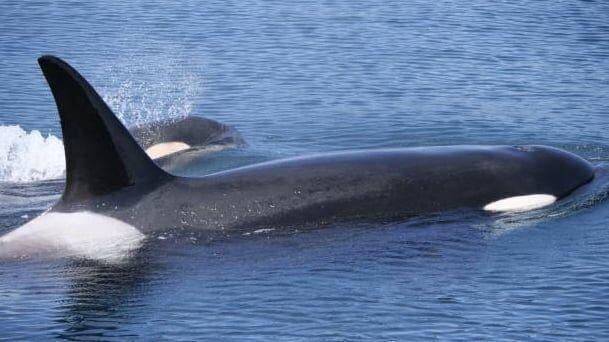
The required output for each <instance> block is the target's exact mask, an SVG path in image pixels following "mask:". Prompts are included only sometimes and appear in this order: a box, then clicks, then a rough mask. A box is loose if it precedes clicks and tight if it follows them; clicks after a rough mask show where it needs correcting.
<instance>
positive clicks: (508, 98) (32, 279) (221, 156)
mask: <svg viewBox="0 0 609 342" xmlns="http://www.w3.org/2000/svg"><path fill="white" fill-rule="evenodd" d="M608 19H609V3H608V2H606V1H535V2H528V1H526V2H525V1H520V2H519V1H509V2H508V1H489V0H476V1H470V2H455V1H419V0H415V1H410V2H403V1H393V0H389V1H376V2H371V1H370V2H356V1H347V0H337V1H309V2H278V1H251V2H240V1H206V2H195V1H190V0H187V1H181V2H178V1H158V0H156V1H107V2H97V1H73V2H70V1H65V2H64V1H28V0H25V1H2V2H0V233H5V232H8V231H10V230H12V229H14V228H15V227H18V226H19V225H21V224H23V223H25V222H27V221H28V220H29V219H31V218H32V217H35V216H36V215H38V214H39V213H41V212H42V211H44V210H45V209H46V208H48V207H49V206H50V205H51V204H52V203H53V202H54V201H55V200H56V199H57V198H58V196H59V194H60V193H61V191H62V188H63V180H62V177H63V173H64V160H63V147H62V143H61V133H60V131H59V123H58V118H57V114H56V109H55V104H54V102H53V100H52V96H51V94H50V92H49V90H48V88H47V86H46V83H45V81H44V79H43V77H42V75H41V73H40V71H39V70H38V66H37V63H36V58H37V57H38V56H40V55H41V54H48V53H50V54H56V55H58V56H59V57H62V58H64V59H66V60H67V61H69V62H70V63H72V64H73V65H74V66H75V67H76V68H77V69H78V70H80V71H81V72H82V73H83V74H84V75H85V77H87V78H88V79H89V80H90V81H91V83H92V84H93V85H94V86H95V87H96V88H97V89H98V91H99V92H100V93H101V94H102V95H103V96H104V98H105V99H106V100H107V101H108V103H109V104H110V105H111V107H112V108H113V109H114V110H115V111H116V113H117V114H118V115H119V117H120V118H121V120H123V122H125V123H126V124H128V125H133V124H138V123H142V122H147V121H151V120H157V119H163V118H171V117H178V116H183V115H199V116H204V117H208V118H212V119H215V120H218V121H221V122H224V123H227V124H230V125H233V126H235V127H236V128H237V129H239V130H240V131H241V133H242V134H243V136H244V138H245V139H246V140H247V142H248V146H247V147H244V148H241V149H236V150H227V151H224V152H220V153H217V154H214V155H208V156H205V157H204V158H201V159H198V160H195V161H193V162H192V163H191V164H189V165H186V166H183V167H181V168H177V169H175V170H174V172H175V173H180V174H186V175H202V174H205V173H209V172H212V171H216V170H222V169H227V168H231V167H234V166H239V165H246V164H251V163H255V162H259V161H264V160H272V159H277V158H282V157H288V156H296V155H302V154H309V153H318V152H325V151H336V150H348V149H355V148H357V149H362V148H384V147H411V146H430V145H455V144H545V145H551V146H555V147H559V148H563V149H566V150H568V151H571V152H574V153H576V154H578V155H580V156H582V157H584V158H586V159H588V160H589V161H590V162H591V163H593V164H594V165H595V167H596V168H597V175H598V176H597V178H596V180H595V181H594V182H593V183H592V184H590V185H589V186H587V187H585V188H584V189H582V190H581V191H578V192H577V193H575V194H573V196H571V197H570V198H568V199H566V200H564V201H561V202H559V203H557V204H556V205H553V206H551V207H548V208H546V209H541V210H536V211H533V212H529V213H523V214H511V215H486V214H481V213H479V212H467V211H466V212H459V213H444V214H438V215H433V216H431V217H420V218H414V219H410V220H405V221H404V222H394V223H390V224H387V223H384V224H378V225H371V224H358V223H352V224H343V225H336V226H333V227H330V228H327V229H319V230H312V231H291V232H278V231H261V232H260V233H259V234H252V235H248V236H242V237H235V238H232V239H226V240H222V241H207V240H204V239H194V238H192V239H191V238H177V237H176V238H168V239H165V240H154V241H148V242H147V243H146V244H145V245H144V246H143V247H142V248H141V250H139V251H138V252H137V253H136V255H134V256H133V258H132V259H131V260H130V261H129V262H127V263H123V264H119V265H115V264H105V263H99V262H92V261H87V260H76V259H70V258H60V259H50V260H49V259H44V258H42V259H41V258H29V257H27V255H28V254H29V252H30V251H23V254H24V255H25V256H26V257H23V258H19V259H11V260H1V261H0V326H1V328H2V329H1V334H0V339H6V340H17V339H19V340H38V339H42V340H47V339H57V338H63V339H69V340H84V339H88V340H91V339H99V340H112V339H116V340H139V339H141V340H150V339H155V340H195V339H196V340H213V341H218V340H235V341H243V340H260V341H268V340H286V341H299V340H307V341H308V340H319V341H357V340H373V341H378V340H387V341H403V340H415V339H420V340H430V339H439V340H467V341H469V340H481V339H482V340H493V341H496V340H607V339H609V201H607V196H608V194H609V24H608V23H609V21H608ZM404 205H405V206H407V205H408V203H404Z"/></svg>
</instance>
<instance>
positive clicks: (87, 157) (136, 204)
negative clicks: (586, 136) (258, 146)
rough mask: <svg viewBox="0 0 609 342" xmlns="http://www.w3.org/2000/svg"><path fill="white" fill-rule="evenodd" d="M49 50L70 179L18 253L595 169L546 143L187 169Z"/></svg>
mask: <svg viewBox="0 0 609 342" xmlns="http://www.w3.org/2000/svg"><path fill="white" fill-rule="evenodd" d="M38 62H39V64H40V67H41V69H42V72H43V73H44V76H45V77H46V79H47V81H48V83H49V86H50V88H51V91H52V93H53V96H54V98H55V101H56V103H57V108H58V112H59V117H60V120H61V128H62V132H63V138H64V146H65V154H66V161H67V167H66V184H65V189H64V192H63V195H62V196H61V198H60V199H59V200H58V202H57V203H56V204H55V205H54V206H53V207H52V208H51V209H49V210H48V211H47V212H46V213H44V214H43V215H41V216H40V217H38V218H36V219H34V220H33V221H31V222H29V223H27V224H25V225H24V226H22V227H20V228H18V229H16V230H14V231H12V232H10V233H8V234H6V235H5V236H3V237H2V238H0V242H1V248H4V250H5V251H9V250H12V251H13V252H14V253H17V252H15V251H23V250H29V251H32V250H58V249H68V250H71V251H72V252H73V253H75V254H77V255H81V256H84V257H90V258H107V259H111V258H113V257H114V256H115V252H116V251H117V250H118V251H119V252H125V251H128V250H131V249H132V248H135V247H134V246H137V245H138V243H139V242H140V241H141V240H142V239H143V238H144V236H146V235H147V233H150V232H153V231H163V230H171V229H195V230H208V231H215V232H230V231H247V230H254V229H260V228H271V227H272V228H279V227H286V226H295V225H297V226H301V225H314V226H319V225H323V224H326V223H330V222H336V221H339V220H388V219H398V218H407V217H410V216H414V215H421V214H428V213H435V212H440V211H446V210H453V209H460V208H472V209H477V210H489V211H510V210H527V209H534V208H539V207H542V206H545V205H549V204H551V203H553V202H554V201H556V200H557V199H560V198H563V197H565V196H567V195H569V194H570V193H571V192H573V191H574V190H575V189H577V188H578V187H580V186H582V185H583V184H585V183H588V182H589V181H590V180H591V179H592V178H593V177H594V173H593V168H592V166H591V165H590V164H589V163H588V162H586V161H585V160H583V159H582V158H580V157H578V156H576V155H574V154H571V153H569V152H566V151H562V150H559V149H556V148H552V147H546V146H450V147H424V148H404V149H385V150H364V151H353V152H338V153H329V154H321V155H313V156H307V157H299V158H291V159H284V160H278V161H272V162H266V163H261V164H256V165H251V166H246V167H241V168H237V169H233V170H228V171H223V172H219V173H215V174H211V175H207V176H204V177H200V178H184V177H177V176H174V175H171V174H168V173H166V172H165V171H163V170H162V169H160V168H159V167H158V166H157V165H155V163H154V162H153V161H152V160H151V159H150V158H149V156H148V155H147V154H146V153H145V152H144V151H143V150H142V148H141V147H140V146H139V145H138V144H137V142H136V141H135V140H134V138H133V136H132V135H131V134H129V131H128V130H127V129H126V128H125V127H124V126H123V125H122V124H121V123H120V121H119V120H118V119H117V118H116V117H115V115H114V114H113V113H112V111H111V110H110V108H109V107H108V106H107V105H106V104H105V103H104V101H103V100H102V99H101V97H100V96H99V95H98V94H97V93H96V92H95V90H94V89H93V88H92V87H91V85H89V83H87V81H86V80H85V79H84V78H83V77H82V76H81V75H80V74H79V73H78V72H76V70H74V69H73V68H72V67H70V66H69V65H68V64H67V63H65V62H63V61H62V60H60V59H58V58H56V57H53V56H43V57H41V58H40V59H39V60H38ZM11 245H16V246H19V247H18V248H17V247H15V248H12V249H11V248H9V246H11ZM117 245H120V248H117ZM24 246H27V247H24ZM5 254H6V253H5Z"/></svg>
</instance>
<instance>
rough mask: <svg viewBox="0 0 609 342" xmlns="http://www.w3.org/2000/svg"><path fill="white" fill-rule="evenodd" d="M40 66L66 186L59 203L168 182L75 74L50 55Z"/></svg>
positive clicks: (107, 109) (106, 107)
mask: <svg viewBox="0 0 609 342" xmlns="http://www.w3.org/2000/svg"><path fill="white" fill-rule="evenodd" d="M38 64H40V68H41V69H42V72H43V74H44V76H45V78H46V79H47V82H48V83H49V86H50V88H51V91H52V93H53V97H54V98H55V102H56V104H57V110H58V112H59V118H60V121H61V131H62V134H63V144H64V149H65V155H66V186H65V190H64V193H63V195H62V198H61V200H62V201H63V202H64V203H73V202H77V201H82V200H86V199H88V198H90V197H93V196H101V195H105V194H108V193H110V192H113V191H115V190H118V189H120V188H124V187H128V186H131V185H135V184H138V183H148V182H155V181H160V180H162V179H164V178H166V177H170V176H169V174H167V173H165V171H163V170H162V169H160V168H159V167H158V166H157V165H156V164H155V163H154V162H153V161H152V160H151V159H150V158H149V157H148V155H147V154H146V153H145V152H144V151H143V150H142V149H141V148H140V146H139V145H138V144H137V142H136V141H135V140H134V139H133V137H132V136H131V134H130V133H129V131H128V130H127V129H126V128H125V126H123V124H122V123H121V122H120V121H119V120H118V118H117V117H116V116H115V115H114V113H113V112H112V110H110V108H109V107H108V105H107V104H106V103H105V102H104V100H103V99H102V98H101V97H100V96H99V94H97V92H96V91H95V89H93V87H92V86H91V85H90V84H89V83H88V82H87V81H86V80H85V79H84V78H83V77H82V76H81V75H80V74H79V73H78V72H77V71H76V70H74V69H73V68H72V67H71V66H70V65H68V64H67V63H66V62H64V61H62V60H61V59H59V58H57V57H53V56H42V57H40V58H39V59H38Z"/></svg>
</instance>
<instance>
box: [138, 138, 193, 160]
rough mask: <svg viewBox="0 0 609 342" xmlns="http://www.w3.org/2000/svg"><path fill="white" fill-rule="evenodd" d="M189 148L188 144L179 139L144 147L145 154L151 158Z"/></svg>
mask: <svg viewBox="0 0 609 342" xmlns="http://www.w3.org/2000/svg"><path fill="white" fill-rule="evenodd" d="M189 148H190V145H188V144H186V143H183V142H181V141H169V142H164V143H160V144H156V145H152V146H150V147H148V148H147V149H146V154H148V156H149V157H150V158H151V159H158V158H161V157H164V156H168V155H170V154H173V153H176V152H180V151H184V150H187V149H189Z"/></svg>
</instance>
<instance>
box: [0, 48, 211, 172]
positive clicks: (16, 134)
mask: <svg viewBox="0 0 609 342" xmlns="http://www.w3.org/2000/svg"><path fill="white" fill-rule="evenodd" d="M199 74H200V68H199V67H198V66H196V65H194V66H193V65H189V64H188V63H186V62H185V60H180V59H176V58H171V57H168V56H167V55H155V56H149V57H142V56H140V57H138V58H135V57H131V58H126V59H124V60H120V61H117V62H116V64H114V65H112V66H109V67H108V69H106V70H101V71H98V73H97V75H98V77H99V76H100V75H103V76H104V82H93V84H105V85H104V86H101V87H99V93H100V94H102V97H103V98H104V100H105V101H106V102H107V103H108V105H109V106H110V108H112V110H113V111H114V112H115V114H116V115H117V117H118V118H119V119H120V120H121V121H122V122H123V124H125V125H126V126H127V127H132V126H136V125H141V124H145V123H147V122H152V121H159V120H166V119H172V118H181V117H185V116H188V115H190V114H192V112H193V109H194V104H195V100H196V98H197V95H198V94H199V92H200V91H201V88H202V84H201V82H200V78H199V77H198V75H199ZM92 76H93V77H92V78H93V79H95V73H93V75H92ZM64 172H65V157H64V152H63V142H62V141H61V139H59V138H58V137H56V136H53V135H48V136H46V137H44V136H43V135H42V134H41V133H40V132H39V131H37V130H34V131H31V132H26V131H25V130H23V129H22V128H21V127H20V126H0V182H14V183H25V182H34V181H41V180H49V179H56V178H60V177H62V176H63V175H64Z"/></svg>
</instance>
